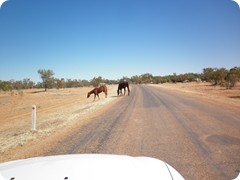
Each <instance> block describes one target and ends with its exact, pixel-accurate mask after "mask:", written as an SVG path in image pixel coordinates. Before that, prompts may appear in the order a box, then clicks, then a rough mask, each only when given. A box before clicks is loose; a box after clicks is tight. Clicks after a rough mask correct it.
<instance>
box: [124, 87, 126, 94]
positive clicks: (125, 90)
mask: <svg viewBox="0 0 240 180" xmlns="http://www.w3.org/2000/svg"><path fill="white" fill-rule="evenodd" d="M125 93H126V88H124V96H125Z"/></svg>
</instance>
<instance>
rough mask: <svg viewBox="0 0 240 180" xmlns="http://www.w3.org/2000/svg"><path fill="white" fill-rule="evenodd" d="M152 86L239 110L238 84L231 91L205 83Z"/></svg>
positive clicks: (239, 90)
mask: <svg viewBox="0 0 240 180" xmlns="http://www.w3.org/2000/svg"><path fill="white" fill-rule="evenodd" d="M152 86H155V87H159V88H166V89H169V90H172V91H178V92H180V93H184V94H188V95H189V96H192V97H194V98H199V100H205V101H208V102H209V103H214V104H218V105H219V106H222V107H223V108H229V109H233V110H237V111H238V110H239V108H240V83H238V84H237V85H236V87H234V88H232V89H226V88H225V87H221V86H213V85H211V84H210V83H206V82H201V83H197V82H190V83H165V84H159V85H152Z"/></svg>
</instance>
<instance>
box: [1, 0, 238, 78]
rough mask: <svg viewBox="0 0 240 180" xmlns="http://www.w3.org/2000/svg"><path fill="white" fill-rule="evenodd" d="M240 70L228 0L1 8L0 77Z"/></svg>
mask: <svg viewBox="0 0 240 180" xmlns="http://www.w3.org/2000/svg"><path fill="white" fill-rule="evenodd" d="M234 66H240V8H239V6H238V5H237V3H235V2H234V1H232V0H171V1H170V0H67V1H66V0H65V1H62V0H48V1H42V0H41V1H40V0H8V1H7V2H5V3H4V4H3V5H2V7H1V9H0V80H10V79H14V80H23V79H24V78H30V79H31V80H33V81H35V82H38V81H41V79H40V77H39V74H38V73H37V71H38V69H51V70H53V71H54V73H55V75H54V77H56V78H65V79H87V80H90V79H92V78H94V77H98V76H101V77H103V78H104V79H120V78H122V77H123V76H127V77H132V76H134V75H141V74H144V73H151V74H152V75H154V76H158V75H160V76H164V75H170V74H173V73H176V74H182V73H189V72H194V73H201V72H202V70H203V68H206V67H212V68H215V67H217V68H220V67H225V68H227V69H229V68H232V67H234Z"/></svg>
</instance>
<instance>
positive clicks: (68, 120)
mask: <svg viewBox="0 0 240 180" xmlns="http://www.w3.org/2000/svg"><path fill="white" fill-rule="evenodd" d="M92 89H93V88H92V87H89V88H87V87H84V88H71V89H60V90H57V89H51V90H48V91H47V92H44V91H43V90H39V89H33V90H24V91H13V92H1V93H0V110H1V111H0V123H1V126H0V162H3V161H5V160H6V156H7V155H8V152H9V151H10V150H12V149H17V148H18V147H23V146H24V147H25V146H26V145H27V143H28V142H31V141H34V140H39V139H43V138H44V137H46V136H50V135H51V134H52V133H54V132H56V131H58V130H59V129H61V128H64V127H66V126H69V125H71V124H73V123H75V122H76V121H84V120H86V118H88V117H89V116H90V114H93V113H95V112H97V111H98V110H101V109H102V108H103V107H104V106H105V105H106V104H109V103H110V102H112V101H113V100H114V99H116V89H117V86H116V85H111V86H108V97H107V98H105V94H104V93H101V94H99V96H100V99H99V100H98V98H97V97H96V100H95V101H93V99H94V95H93V94H92V95H91V96H90V97H89V98H87V92H89V91H90V90H92ZM32 105H36V106H37V130H36V131H33V130H32V124H31V123H32Z"/></svg>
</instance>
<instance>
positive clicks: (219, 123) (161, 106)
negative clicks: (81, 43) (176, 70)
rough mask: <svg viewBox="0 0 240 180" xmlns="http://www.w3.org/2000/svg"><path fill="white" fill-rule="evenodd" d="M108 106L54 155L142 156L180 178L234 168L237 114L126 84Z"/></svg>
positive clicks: (229, 173)
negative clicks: (128, 90)
mask: <svg viewBox="0 0 240 180" xmlns="http://www.w3.org/2000/svg"><path fill="white" fill-rule="evenodd" d="M118 98H121V99H120V101H118V102H117V103H116V104H115V105H114V106H113V107H111V108H110V109H108V110H107V111H105V112H104V113H103V114H101V115H99V116H97V117H94V118H93V119H92V120H91V121H90V123H88V124H87V125H85V126H84V127H82V128H81V129H78V130H77V131H75V132H72V134H74V135H72V136H68V137H67V138H66V139H62V140H61V146H59V147H57V148H56V149H55V152H54V154H56V153H57V154H64V153H110V154H125V155H131V156H148V157H154V158H158V159H161V160H163V161H165V162H167V163H168V164H170V165H172V166H173V167H174V168H175V169H176V170H178V171H179V172H180V173H181V174H182V175H183V177H184V178H186V179H194V180H195V179H233V178H235V177H236V176H237V174H238V173H239V170H240V111H234V110H231V109H230V108H228V107H226V108H224V107H223V106H222V105H218V103H214V102H211V103H209V102H210V101H209V100H208V99H205V98H203V99H202V100H201V99H200V98H195V97H194V96H192V95H190V94H187V93H185V94H184V93H177V92H174V91H170V90H166V89H161V88H156V87H152V86H146V85H135V86H131V94H130V96H122V97H118Z"/></svg>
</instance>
